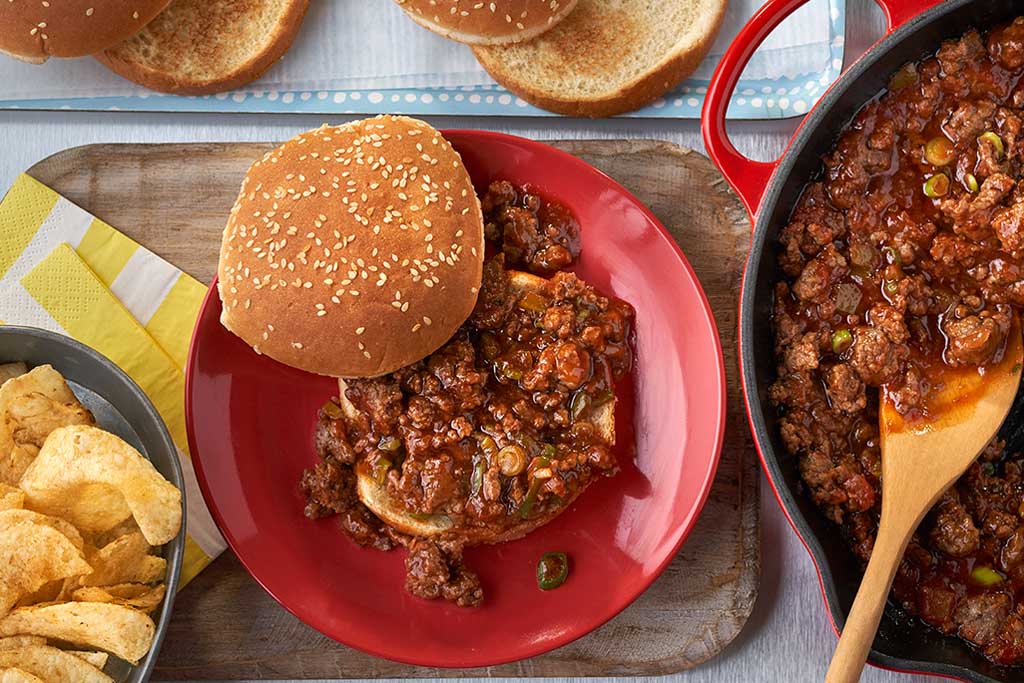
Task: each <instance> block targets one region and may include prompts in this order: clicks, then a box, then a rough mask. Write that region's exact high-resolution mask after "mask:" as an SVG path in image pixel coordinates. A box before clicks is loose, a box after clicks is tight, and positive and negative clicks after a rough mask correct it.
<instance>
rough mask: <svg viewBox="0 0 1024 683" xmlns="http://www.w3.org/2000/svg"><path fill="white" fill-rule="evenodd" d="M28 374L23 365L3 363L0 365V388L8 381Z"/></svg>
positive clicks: (25, 366)
mask: <svg viewBox="0 0 1024 683" xmlns="http://www.w3.org/2000/svg"><path fill="white" fill-rule="evenodd" d="M25 374H28V366H27V365H25V364H24V363H5V364H3V365H0V387H2V386H3V385H4V382H6V381H7V380H9V379H14V378H15V377H21V376H22V375H25Z"/></svg>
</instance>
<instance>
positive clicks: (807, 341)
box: [784, 332, 821, 372]
mask: <svg viewBox="0 0 1024 683" xmlns="http://www.w3.org/2000/svg"><path fill="white" fill-rule="evenodd" d="M820 339H821V336H820V335H819V334H818V333H817V332H808V333H807V334H805V335H804V336H802V337H800V339H799V340H797V342H796V343H795V344H793V345H792V346H790V347H789V348H787V349H786V353H785V356H784V362H785V365H786V369H787V370H788V371H789V372H799V371H801V370H813V369H814V368H816V367H818V360H819V358H820V357H821V351H820V350H819V348H820V346H821V344H820V341H819V340H820Z"/></svg>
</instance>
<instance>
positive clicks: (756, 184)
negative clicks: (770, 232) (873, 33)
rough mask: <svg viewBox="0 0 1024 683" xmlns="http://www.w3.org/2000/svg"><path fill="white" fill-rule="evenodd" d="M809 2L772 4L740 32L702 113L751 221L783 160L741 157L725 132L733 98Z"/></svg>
mask: <svg viewBox="0 0 1024 683" xmlns="http://www.w3.org/2000/svg"><path fill="white" fill-rule="evenodd" d="M892 1H895V0H892ZM806 2H807V0H768V2H766V3H765V4H764V5H763V6H762V7H761V9H759V10H758V11H757V13H756V14H754V16H753V17H752V18H751V19H750V21H748V22H747V25H746V26H744V27H743V28H742V29H741V30H740V32H739V33H738V34H737V35H736V39H735V40H733V41H732V45H730V46H729V49H728V50H726V51H725V55H724V56H723V57H722V61H721V62H719V64H718V68H716V69H715V75H714V76H712V77H711V83H710V85H708V94H707V96H706V97H705V98H704V111H703V112H702V113H701V129H702V132H703V133H704V146H705V147H706V148H707V150H708V154H709V155H711V159H712V160H713V161H714V162H715V164H717V166H718V168H719V169H720V170H721V171H722V175H724V176H725V179H726V180H728V181H729V184H730V185H732V186H733V188H734V189H735V190H736V192H737V193H738V194H739V196H740V199H742V200H743V204H744V206H746V207H747V213H749V214H750V217H751V219H753V217H754V216H755V215H757V211H758V209H759V208H760V207H761V200H762V199H764V193H765V190H766V189H767V188H768V179H769V178H771V176H772V173H774V172H775V168H776V167H777V166H778V165H779V160H778V159H776V160H775V161H772V162H770V163H766V162H764V161H753V160H752V159H748V158H747V157H745V156H743V155H742V154H740V152H739V150H737V149H736V147H734V146H733V144H732V142H731V141H730V140H729V134H728V132H727V131H726V129H725V114H726V111H727V110H728V109H729V98H730V97H731V96H732V93H733V91H734V90H735V89H736V84H737V83H738V82H739V80H740V75H741V74H742V73H743V69H744V67H746V66H747V62H749V61H750V58H751V57H752V56H753V55H754V53H755V52H756V51H757V48H758V47H760V45H761V43H762V42H763V41H764V39H765V38H767V37H768V35H769V34H770V33H771V32H772V31H773V30H775V27H776V26H778V25H779V24H781V23H782V21H783V20H784V19H785V18H786V17H788V16H789V15H790V14H792V13H793V12H794V11H795V10H796V9H797V8H798V7H800V6H801V5H803V4H804V3H806Z"/></svg>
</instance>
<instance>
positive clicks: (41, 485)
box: [15, 380, 181, 545]
mask: <svg viewBox="0 0 1024 683" xmlns="http://www.w3.org/2000/svg"><path fill="white" fill-rule="evenodd" d="M15 381H17V380H15ZM20 486H21V488H22V490H24V491H25V505H26V506H27V507H29V508H31V509H33V510H39V511H40V512H45V513H48V514H53V515H57V516H59V517H63V518H65V519H67V520H69V521H70V522H71V523H73V524H74V525H75V526H76V527H78V528H80V529H82V530H85V531H90V532H93V533H98V532H102V531H106V530H108V529H110V528H112V527H114V526H116V525H117V524H119V523H121V522H123V521H124V520H125V519H127V518H128V514H125V513H128V512H130V514H131V516H133V517H134V518H135V521H136V522H137V523H138V525H139V529H141V530H142V533H143V535H144V536H145V537H146V540H147V541H149V543H150V544H151V545H163V544H164V543H167V542H169V541H171V540H172V539H173V538H174V537H175V536H177V535H178V531H179V529H180V528H181V491H179V490H178V489H177V488H176V487H175V486H174V485H173V484H171V483H170V482H168V481H167V480H166V479H164V478H163V476H162V475H161V474H160V473H159V472H157V470H156V468H155V467H153V465H152V464H151V463H150V462H149V461H148V460H146V459H145V458H144V457H142V455H140V454H139V452H138V451H136V450H135V449H134V448H132V447H131V446H130V445H128V444H127V443H125V442H124V441H122V440H121V439H119V438H118V437H116V436H114V435H113V434H109V433H107V432H104V431H103V430H101V429H97V428H95V427H88V426H72V427H63V428H60V429H57V430H55V431H54V432H53V433H52V434H50V436H49V437H48V438H47V439H46V443H45V444H44V445H43V449H42V450H41V451H40V453H39V456H38V457H37V458H36V460H35V462H33V463H32V465H31V466H30V467H29V469H28V470H27V471H26V472H25V476H24V477H22V480H21V483H20ZM111 490H115V491H116V492H117V493H118V494H119V496H118V498H117V503H119V505H116V504H113V496H112V495H111ZM97 501H102V505H100V504H97Z"/></svg>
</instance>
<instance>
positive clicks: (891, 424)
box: [825, 317, 1024, 683]
mask: <svg viewBox="0 0 1024 683" xmlns="http://www.w3.org/2000/svg"><path fill="white" fill-rule="evenodd" d="M1022 363H1024V344H1022V342H1021V330H1020V324H1019V322H1018V321H1017V319H1016V317H1015V318H1014V321H1013V324H1012V326H1011V328H1010V335H1009V337H1008V339H1007V342H1006V350H1005V351H1004V353H1003V358H1002V360H1000V361H999V362H998V363H997V364H996V365H992V366H989V367H987V368H984V369H977V368H950V367H948V366H941V372H942V375H941V379H940V381H939V382H936V381H935V380H936V378H935V377H930V379H931V380H932V381H933V385H934V386H935V387H936V389H935V393H934V394H933V395H932V396H930V397H929V400H928V413H929V416H928V417H927V418H921V419H920V420H914V421H907V420H904V418H903V416H901V415H900V414H899V412H897V410H896V406H895V404H894V403H893V401H892V399H891V395H890V394H889V392H887V391H885V389H884V388H883V390H882V396H883V397H884V398H883V400H882V404H881V410H880V411H879V412H880V415H879V421H880V423H881V424H880V433H881V449H882V482H883V483H882V518H881V521H880V523H879V526H878V537H877V538H876V539H875V545H874V549H873V550H872V551H871V560H870V562H868V567H867V571H865V573H864V578H863V579H862V580H861V584H860V589H859V590H858V591H857V598H856V600H854V602H853V609H851V610H850V616H849V617H848V618H847V620H846V626H845V627H844V628H843V634H842V637H841V638H840V639H839V646H838V647H837V648H836V652H835V655H833V657H832V664H831V665H830V666H829V669H828V673H827V674H826V675H825V681H826V683H854V682H855V681H858V680H860V674H861V671H862V670H863V669H864V663H865V661H866V660H867V656H868V652H869V651H870V650H871V644H872V643H873V642H874V639H875V633H876V631H877V630H878V624H879V622H880V621H881V619H882V611H883V610H884V609H885V603H886V600H887V599H888V597H889V590H890V588H892V581H893V578H894V577H895V576H896V569H897V568H898V567H899V564H900V560H902V558H903V553H904V551H905V550H906V549H907V544H908V543H909V542H910V538H911V536H912V535H913V533H914V531H915V530H916V529H917V526H918V525H919V524H920V523H921V520H922V519H923V518H924V516H925V514H927V513H928V511H929V510H931V508H932V506H933V505H935V503H936V502H937V501H938V499H939V498H940V497H941V496H942V494H943V493H944V492H945V491H946V490H947V489H948V488H949V487H950V486H952V485H953V483H954V482H956V480H957V479H959V478H960V476H961V475H962V474H963V473H964V472H965V471H966V470H967V468H968V467H969V466H970V465H971V463H972V462H974V461H975V459H977V457H978V455H979V454H980V453H981V452H982V451H983V450H984V449H985V447H986V446H987V445H988V444H989V442H990V441H992V439H993V437H995V435H996V433H997V432H998V431H999V427H1000V426H1001V425H1002V424H1003V420H1004V419H1005V418H1006V415H1007V414H1008V413H1009V411H1010V408H1011V407H1012V406H1013V400H1014V398H1015V397H1016V395H1017V388H1018V386H1019V385H1020V376H1021V365H1022ZM940 382H941V384H940Z"/></svg>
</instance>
